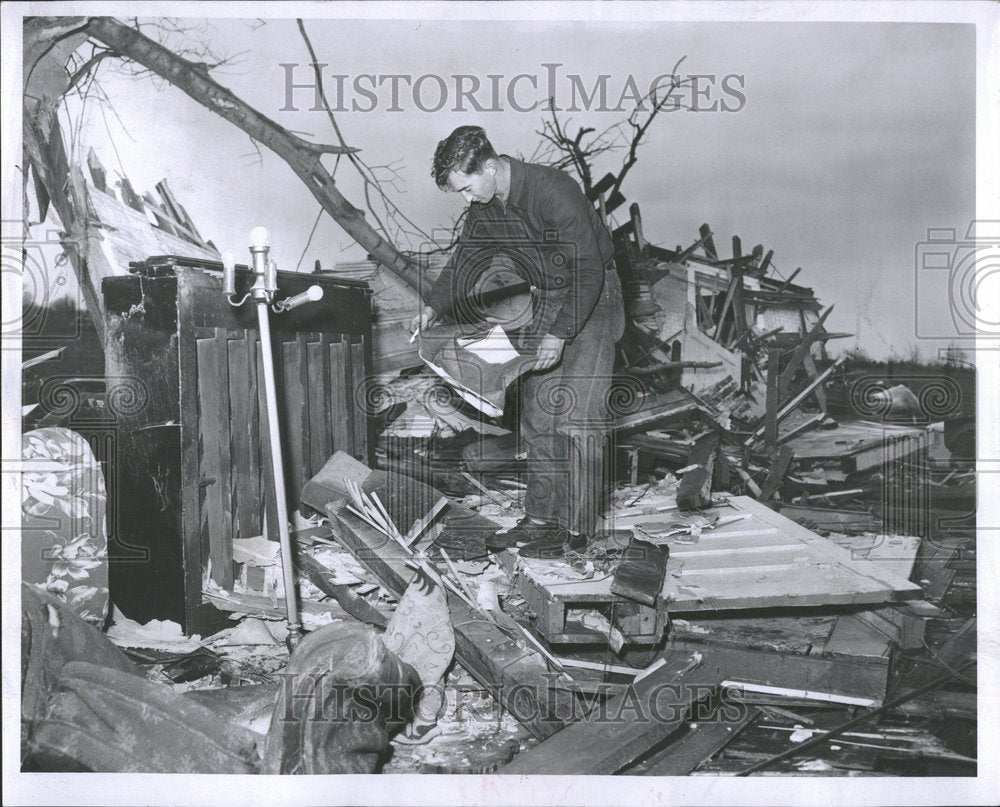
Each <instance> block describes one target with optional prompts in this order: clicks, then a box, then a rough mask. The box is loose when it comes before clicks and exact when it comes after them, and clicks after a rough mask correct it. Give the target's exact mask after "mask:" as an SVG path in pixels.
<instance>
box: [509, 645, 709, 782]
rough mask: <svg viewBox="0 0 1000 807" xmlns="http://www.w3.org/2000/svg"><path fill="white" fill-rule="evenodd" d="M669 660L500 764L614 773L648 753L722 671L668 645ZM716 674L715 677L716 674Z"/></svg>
mask: <svg viewBox="0 0 1000 807" xmlns="http://www.w3.org/2000/svg"><path fill="white" fill-rule="evenodd" d="M664 658H665V660H666V662H665V663H664V664H663V665H662V666H661V667H659V668H658V669H656V670H653V671H652V672H650V673H649V674H648V675H646V676H645V677H643V678H642V679H641V680H637V681H636V682H635V683H634V684H633V686H632V687H631V688H630V689H629V690H628V691H627V692H625V693H623V694H622V695H617V696H615V697H613V698H610V699H609V700H607V701H605V702H604V703H603V704H601V705H599V706H598V707H597V708H595V709H594V710H593V711H592V712H590V714H588V715H587V716H586V717H584V718H583V719H581V720H578V721H576V722H574V723H572V724H570V725H568V726H566V728H564V729H563V730H562V731H560V732H558V733H557V734H555V735H554V736H552V737H550V738H548V739H547V740H544V741H543V742H541V743H539V744H538V745H536V746H535V747H534V748H531V749H529V750H528V751H523V752H521V753H520V754H518V755H517V756H516V757H514V760H513V761H512V762H511V763H510V764H508V765H505V766H504V767H503V768H501V769H500V770H499V771H498V772H499V773H511V774H530V773H541V774H613V773H616V772H617V771H619V770H621V769H622V768H624V767H625V766H626V765H629V764H631V763H632V762H634V761H635V760H637V759H639V758H640V757H642V756H643V755H645V754H646V753H647V752H648V751H649V750H650V749H651V748H653V747H654V746H656V745H657V744H658V743H660V742H662V741H663V740H664V739H665V738H667V737H668V736H670V734H672V733H673V732H674V731H676V730H677V729H678V728H679V727H680V726H681V725H682V724H683V723H684V721H685V720H687V719H688V715H689V712H690V711H691V709H692V707H693V706H694V705H695V704H696V703H697V702H698V701H700V700H702V699H704V698H707V697H709V696H710V695H711V694H712V693H713V691H714V689H715V687H716V686H717V685H718V683H719V681H721V672H720V671H707V670H705V669H704V668H703V667H701V666H699V663H698V658H699V657H698V656H697V654H696V653H695V652H688V651H686V650H680V651H667V653H666V654H665V655H664ZM713 675H714V676H716V677H713Z"/></svg>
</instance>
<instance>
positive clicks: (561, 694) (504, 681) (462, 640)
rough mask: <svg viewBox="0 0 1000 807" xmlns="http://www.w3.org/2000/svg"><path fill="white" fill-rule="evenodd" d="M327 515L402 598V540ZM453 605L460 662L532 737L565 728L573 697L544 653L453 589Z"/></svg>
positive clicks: (406, 574) (405, 579) (405, 571)
mask: <svg viewBox="0 0 1000 807" xmlns="http://www.w3.org/2000/svg"><path fill="white" fill-rule="evenodd" d="M327 514H328V515H329V517H330V519H331V521H332V522H333V523H334V524H336V525H337V526H338V527H339V530H338V540H339V541H340V543H341V544H342V545H343V546H344V547H345V548H346V549H347V550H348V551H349V552H350V553H351V554H352V555H354V557H355V559H356V560H357V561H358V562H359V563H360V564H361V565H362V566H364V567H365V568H366V569H367V570H368V571H369V572H371V573H372V574H373V575H375V577H376V578H378V580H379V582H380V583H381V584H382V585H383V586H384V587H385V588H386V589H387V590H389V591H391V592H392V593H393V594H394V595H395V596H397V597H401V596H402V595H403V592H404V591H405V590H406V587H407V586H408V585H409V583H410V580H411V579H412V578H413V576H414V572H413V570H412V569H411V568H410V567H409V566H407V562H408V560H409V558H408V556H407V554H406V553H405V552H404V550H403V549H402V548H401V547H400V546H399V544H397V543H396V542H395V541H392V540H391V539H389V538H387V537H386V536H385V535H383V534H382V533H380V532H378V531H377V530H375V529H373V528H371V527H369V526H368V525H366V524H365V523H364V522H363V521H361V519H359V518H356V517H354V516H351V515H349V514H341V513H339V512H338V511H337V510H335V509H333V508H331V507H328V508H327ZM448 608H449V610H450V611H451V621H452V625H453V626H454V630H455V655H456V658H457V659H458V661H459V663H460V664H461V665H462V666H463V667H465V669H467V670H468V671H469V672H470V673H471V674H472V676H473V677H474V678H475V679H476V680H477V681H479V683H480V684H482V685H483V686H485V687H489V688H490V691H491V692H493V693H494V694H495V695H496V696H497V697H498V698H499V700H500V702H501V703H502V704H503V705H504V707H505V708H506V709H507V710H508V711H509V712H511V714H513V715H514V717H515V718H517V719H518V720H519V721H521V723H522V724H523V725H524V726H525V728H526V729H527V730H528V731H529V732H530V733H531V734H532V735H533V736H535V737H537V738H539V739H542V738H544V737H548V736H550V735H552V734H553V733H555V732H556V731H558V730H559V729H560V728H562V726H563V725H564V724H565V721H566V720H567V719H568V718H569V717H570V716H571V715H572V714H573V705H572V704H573V701H572V696H571V695H570V694H569V693H568V692H567V691H565V690H559V689H555V690H551V691H550V685H552V684H554V683H556V682H557V680H558V678H559V676H557V675H555V674H551V673H549V672H548V670H547V666H546V662H545V659H544V658H543V656H542V655H541V654H540V653H538V652H537V651H536V650H534V649H532V648H530V647H527V648H526V647H524V646H523V645H521V644H519V643H518V641H517V639H512V638H511V636H509V635H507V634H506V633H504V632H503V631H501V630H500V628H499V627H498V626H497V625H496V624H494V623H493V622H491V621H490V620H489V619H487V618H486V617H485V616H483V614H481V613H480V612H478V611H474V610H472V609H470V608H469V607H468V606H467V605H466V604H465V603H463V602H462V600H461V599H459V598H458V597H457V596H456V595H455V594H454V593H452V592H450V591H449V592H448ZM517 635H518V636H520V634H517Z"/></svg>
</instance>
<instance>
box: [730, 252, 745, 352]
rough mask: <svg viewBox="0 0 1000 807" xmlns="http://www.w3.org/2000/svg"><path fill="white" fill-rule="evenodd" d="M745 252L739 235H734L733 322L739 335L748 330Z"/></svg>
mask: <svg viewBox="0 0 1000 807" xmlns="http://www.w3.org/2000/svg"><path fill="white" fill-rule="evenodd" d="M743 263H744V259H743V254H742V250H741V245H740V238H739V236H738V235H734V236H733V267H732V274H733V283H734V284H735V285H736V291H735V293H734V294H733V322H734V324H735V326H736V327H735V331H734V334H735V336H737V337H740V336H742V335H743V334H744V333H746V332H747V309H746V300H744V298H743Z"/></svg>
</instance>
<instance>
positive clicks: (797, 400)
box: [743, 355, 847, 446]
mask: <svg viewBox="0 0 1000 807" xmlns="http://www.w3.org/2000/svg"><path fill="white" fill-rule="evenodd" d="M846 359H847V356H846V355H845V356H841V357H840V358H839V359H837V360H836V361H835V362H834V363H833V364H831V365H830V366H829V367H827V368H826V369H825V370H824V371H823V372H822V373H820V374H819V375H818V376H816V377H815V378H814V379H813V380H812V381H811V382H810V383H809V384H808V385H807V386H806V387H805V388H804V389H802V390H801V391H800V392H799V393H798V394H797V395H796V396H795V397H794V398H792V400H790V401H789V402H788V403H787V404H785V405H784V406H783V407H781V410H780V411H779V412H778V416H777V420H778V422H779V423H780V422H781V421H782V420H784V419H785V418H786V417H787V416H788V414H789V413H790V412H792V411H794V410H795V409H796V408H797V407H798V406H799V404H801V403H802V402H803V401H804V400H805V399H806V398H808V397H809V395H810V394H812V392H813V390H815V389H816V387H818V386H819V385H820V384H822V383H823V382H824V381H826V379H827V378H829V377H830V375H831V374H832V373H833V371H834V370H836V369H837V368H838V367H840V365H841V364H843V363H844V361H845V360H846ZM763 433H764V425H761V426H759V427H758V428H757V429H755V430H754V432H753V434H751V435H750V436H749V437H748V438H747V439H746V440H744V441H743V445H744V446H750V445H752V444H753V442H754V441H755V440H757V439H758V438H759V437H760V436H761V435H762V434H763Z"/></svg>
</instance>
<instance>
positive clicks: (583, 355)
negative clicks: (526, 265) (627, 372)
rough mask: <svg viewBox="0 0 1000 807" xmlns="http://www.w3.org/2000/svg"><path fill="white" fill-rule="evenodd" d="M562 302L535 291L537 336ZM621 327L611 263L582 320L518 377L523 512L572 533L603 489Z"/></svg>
mask: <svg viewBox="0 0 1000 807" xmlns="http://www.w3.org/2000/svg"><path fill="white" fill-rule="evenodd" d="M561 304H562V299H561V298H560V296H559V295H551V294H547V295H539V299H538V313H537V314H536V315H535V317H534V320H535V327H534V328H533V331H534V333H535V338H538V336H540V335H544V333H545V329H546V328H547V327H548V324H549V323H550V322H551V320H552V318H553V316H554V314H555V313H557V312H558V310H559V308H560V306H561ZM624 329H625V315H624V310H623V303H622V294H621V285H620V283H619V280H618V275H617V273H616V272H615V270H614V267H613V265H612V266H611V267H610V268H609V269H608V270H607V271H606V272H605V274H604V290H603V291H602V293H601V296H600V298H599V299H598V301H597V305H596V306H595V307H594V310H593V311H592V312H591V314H590V317H589V318H588V319H587V322H586V324H585V325H584V326H583V328H582V329H581V331H580V332H579V333H578V334H577V336H576V338H575V339H573V340H572V341H571V342H570V343H568V344H567V345H566V346H565V347H564V349H563V353H562V359H561V360H560V361H559V363H558V364H556V365H555V366H554V367H552V368H551V369H549V370H546V371H544V372H539V373H529V374H528V375H527V376H524V377H523V378H522V381H521V401H522V404H521V405H522V410H521V441H522V444H523V445H524V446H525V448H526V449H527V452H528V478H527V485H528V489H527V493H526V496H525V503H524V506H525V512H526V513H527V514H528V515H529V516H531V517H533V518H536V519H541V520H544V521H549V522H555V523H558V524H560V525H561V526H563V527H566V528H568V529H570V530H572V531H573V532H580V533H584V534H591V533H593V531H594V529H595V526H596V522H597V518H598V516H599V515H600V513H601V502H602V498H603V494H604V490H605V483H606V481H607V480H606V478H605V466H606V465H607V463H606V462H605V452H606V451H607V436H608V433H609V432H610V426H611V418H610V414H609V411H608V393H609V391H610V389H611V378H612V370H613V366H614V361H615V343H616V342H617V341H618V340H619V339H620V338H621V337H622V334H623V332H624Z"/></svg>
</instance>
